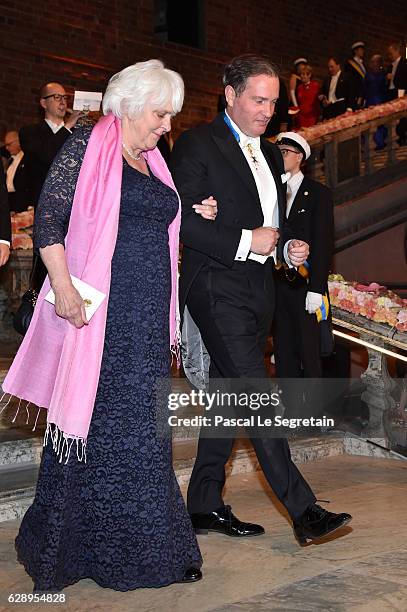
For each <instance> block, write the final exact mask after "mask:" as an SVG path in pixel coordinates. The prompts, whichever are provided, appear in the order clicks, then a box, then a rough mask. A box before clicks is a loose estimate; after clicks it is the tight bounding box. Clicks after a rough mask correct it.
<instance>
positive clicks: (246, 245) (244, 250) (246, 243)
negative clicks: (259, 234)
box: [235, 229, 253, 261]
mask: <svg viewBox="0 0 407 612" xmlns="http://www.w3.org/2000/svg"><path fill="white" fill-rule="evenodd" d="M252 235H253V232H252V230H247V229H242V236H241V238H240V242H239V246H238V247H237V251H236V255H235V261H246V259H247V256H248V254H249V253H250V247H251V246H252Z"/></svg>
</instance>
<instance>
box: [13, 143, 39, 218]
mask: <svg viewBox="0 0 407 612" xmlns="http://www.w3.org/2000/svg"><path fill="white" fill-rule="evenodd" d="M31 177H32V171H31V170H30V165H29V161H27V159H26V155H25V154H24V157H23V158H22V160H21V161H20V163H19V164H18V166H17V169H16V172H15V174H14V179H13V184H14V189H15V191H14V192H11V193H9V194H8V201H9V205H10V210H12V211H14V212H22V211H23V210H27V208H28V207H29V206H33V202H34V193H33V191H32V188H33V187H32V178H31Z"/></svg>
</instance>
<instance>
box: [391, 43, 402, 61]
mask: <svg viewBox="0 0 407 612" xmlns="http://www.w3.org/2000/svg"><path fill="white" fill-rule="evenodd" d="M388 54H389V57H390V59H391V61H392V62H395V61H396V60H397V59H398V58H399V57H400V56H401V44H400V43H397V42H394V43H391V45H389V47H388Z"/></svg>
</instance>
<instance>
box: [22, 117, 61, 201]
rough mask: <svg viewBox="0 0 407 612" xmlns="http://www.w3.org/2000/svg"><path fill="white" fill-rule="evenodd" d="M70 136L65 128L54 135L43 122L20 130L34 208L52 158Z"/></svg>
mask: <svg viewBox="0 0 407 612" xmlns="http://www.w3.org/2000/svg"><path fill="white" fill-rule="evenodd" d="M70 134H71V132H70V131H69V130H67V129H66V128H65V127H62V128H61V129H60V130H58V132H57V133H56V134H54V133H53V131H52V130H51V128H50V127H49V125H48V123H47V122H46V121H45V120H44V121H42V122H41V123H36V124H34V125H26V126H24V127H22V128H21V129H20V132H19V138H20V145H21V148H22V150H23V151H24V154H25V155H24V156H25V157H26V163H27V164H28V166H29V168H30V182H31V186H30V191H31V194H32V198H33V204H34V206H36V205H37V202H38V198H39V195H40V193H41V189H42V186H43V184H44V181H45V178H46V176H47V174H48V170H49V168H50V166H51V164H52V162H53V160H54V157H55V156H56V154H57V153H58V151H59V150H60V148H61V147H62V145H63V144H64V142H65V141H66V139H67V138H68V137H69V136H70Z"/></svg>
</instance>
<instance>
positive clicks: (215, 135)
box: [171, 114, 292, 311]
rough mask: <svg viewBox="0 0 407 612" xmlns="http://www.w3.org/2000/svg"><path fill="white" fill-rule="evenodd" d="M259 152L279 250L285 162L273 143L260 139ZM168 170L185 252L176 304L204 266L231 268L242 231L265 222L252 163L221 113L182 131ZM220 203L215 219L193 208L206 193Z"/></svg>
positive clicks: (282, 234) (182, 302)
mask: <svg viewBox="0 0 407 612" xmlns="http://www.w3.org/2000/svg"><path fill="white" fill-rule="evenodd" d="M261 148H262V151H263V153H264V155H265V157H266V159H267V161H268V164H269V166H270V169H271V171H272V173H273V176H274V179H275V182H276V186H277V193H278V206H279V216H280V241H279V245H281V247H280V249H281V250H282V244H283V242H285V241H286V240H287V239H289V238H290V237H292V236H291V235H289V232H288V229H287V228H285V227H284V225H285V208H286V185H283V183H282V180H281V175H282V174H284V163H283V160H282V157H281V154H280V151H279V149H278V147H277V146H276V145H273V144H271V143H269V142H268V141H267V140H262V143H261ZM171 171H172V175H173V177H174V181H175V184H176V186H177V189H178V191H179V193H180V196H181V201H182V223H181V241H182V243H183V256H182V263H181V278H180V307H181V311H182V310H183V307H184V305H185V301H186V297H187V294H188V291H189V289H190V287H191V284H192V283H193V281H194V278H195V277H196V275H197V274H198V272H199V271H200V269H201V268H202V267H203V266H208V265H210V266H211V267H217V268H231V267H232V266H233V264H234V261H235V255H236V251H237V248H238V245H239V242H240V238H241V232H242V229H255V228H257V227H260V226H262V225H263V220H264V219H263V213H262V209H261V204H260V199H259V194H258V191H257V187H256V183H255V180H254V178H253V174H252V172H251V170H250V167H249V165H248V163H247V161H246V159H245V157H244V155H243V153H242V151H241V149H240V146H239V144H238V143H237V141H236V139H235V137H234V136H233V134H232V132H231V131H230V129H229V128H228V126H227V125H226V124H225V122H224V119H223V114H219V115H218V116H217V117H216V118H215V120H214V121H213V122H212V123H211V124H209V125H203V126H199V127H197V128H195V129H193V130H190V131H187V132H184V133H183V134H182V135H181V136H180V137H179V138H178V140H177V141H176V143H175V145H174V148H173V150H172V153H171ZM211 195H212V196H213V197H214V198H216V200H217V202H218V215H217V218H216V221H208V220H205V219H203V218H202V217H201V216H200V215H197V214H196V213H195V211H194V209H193V208H192V205H193V204H196V203H199V202H200V201H201V200H202V199H204V198H207V197H209V196H211Z"/></svg>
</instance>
